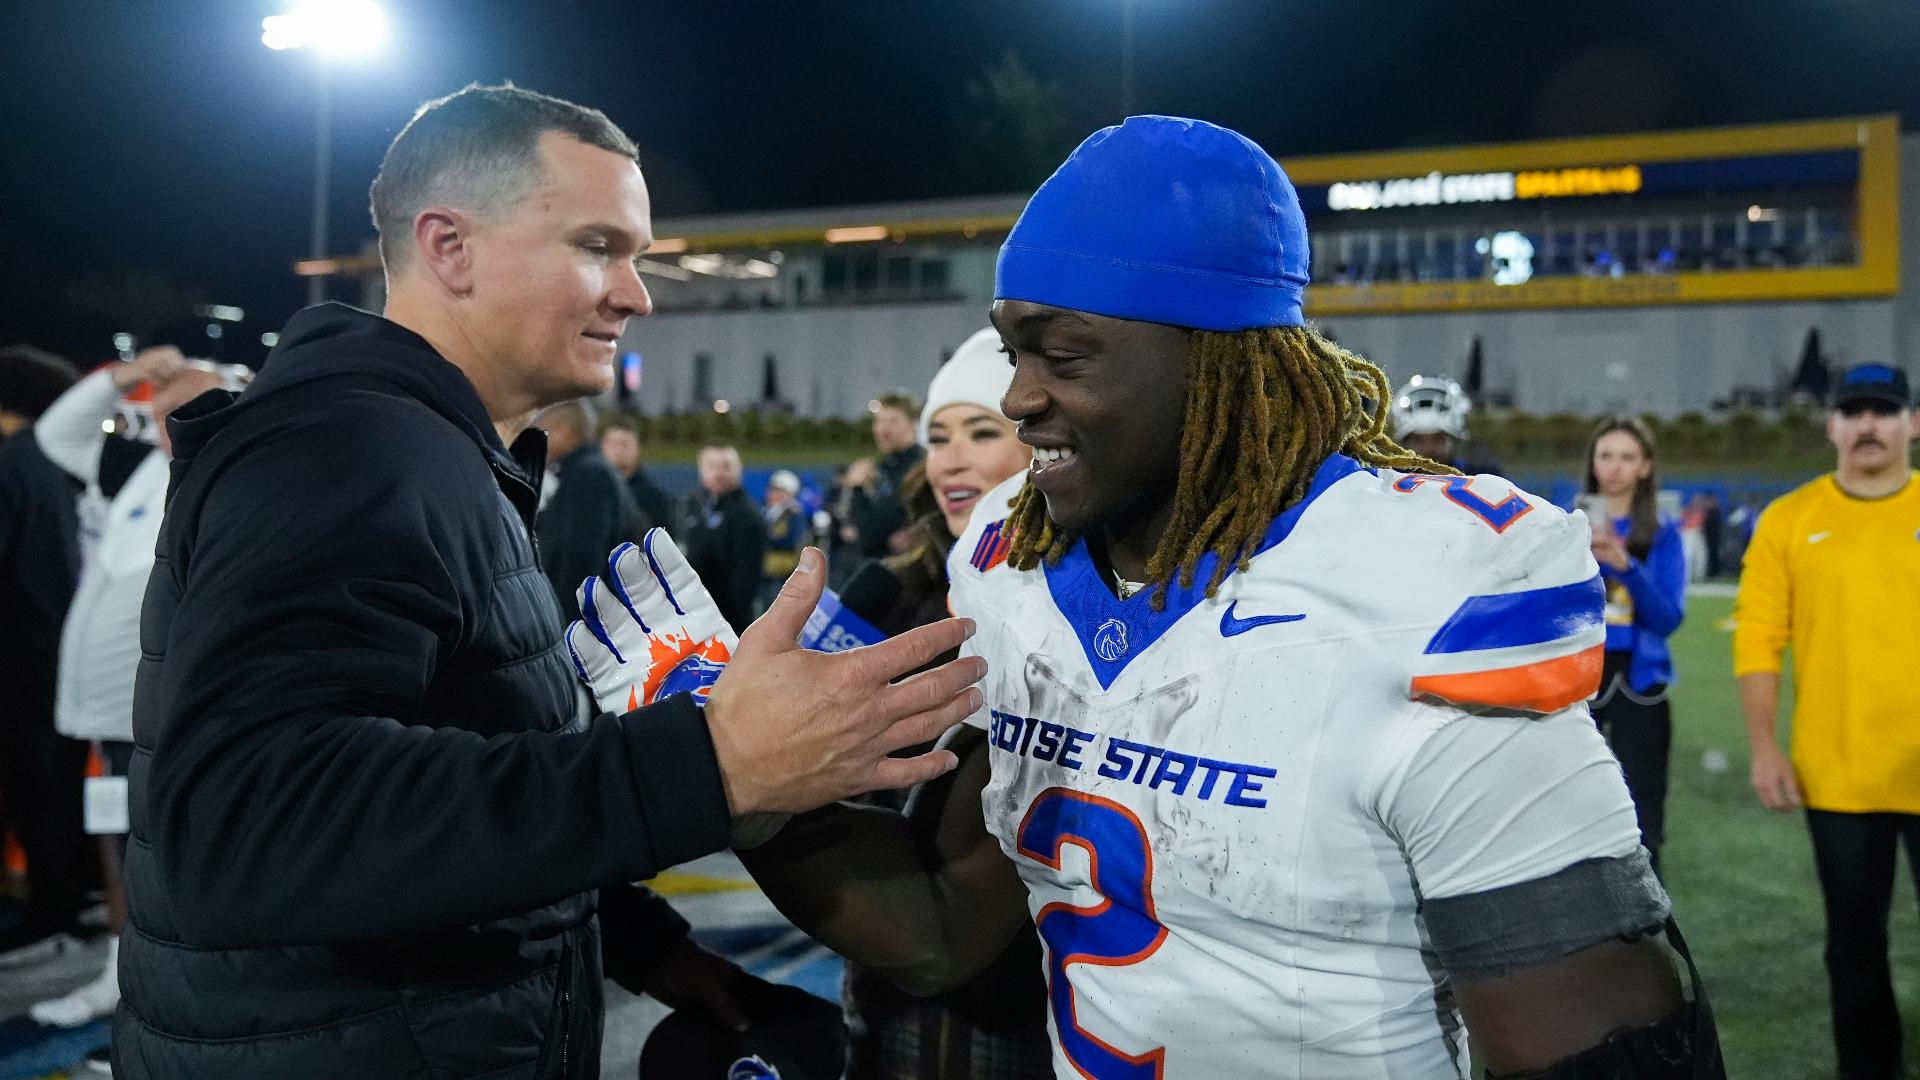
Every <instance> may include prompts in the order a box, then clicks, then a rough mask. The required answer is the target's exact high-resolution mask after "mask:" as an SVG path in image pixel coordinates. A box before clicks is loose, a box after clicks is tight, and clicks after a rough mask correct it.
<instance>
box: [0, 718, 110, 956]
mask: <svg viewBox="0 0 1920 1080" xmlns="http://www.w3.org/2000/svg"><path fill="white" fill-rule="evenodd" d="M49 689H50V688H49ZM40 699H41V695H39V694H34V693H26V694H22V695H20V696H18V697H14V698H13V699H12V700H10V701H0V788H5V789H6V793H7V813H8V815H9V816H10V818H11V819H12V824H13V829H14V831H15V832H16V833H17V834H18V836H19V838H20V846H21V848H23V849H24V850H25V851H26V853H27V888H28V890H29V892H30V895H29V897H28V901H27V918H28V921H29V922H30V923H31V924H32V926H33V927H35V928H37V929H39V930H45V931H48V932H52V931H55V930H67V929H71V928H72V926H73V922H74V919H75V918H76V917H77V916H78V914H79V911H80V907H81V902H82V901H83V900H84V899H85V896H86V890H87V887H88V884H89V883H90V882H91V881H92V880H93V867H94V864H95V862H96V859H95V855H94V852H95V850H96V845H95V844H94V843H93V841H92V840H90V839H88V837H87V836H86V834H85V832H84V831H83V830H82V828H81V813H80V805H81V798H80V796H81V793H80V787H81V780H82V778H83V777H84V776H85V775H86V771H87V744H86V743H83V742H80V741H78V740H76V739H69V738H66V737H65V736H63V735H61V734H60V733H59V732H57V731H55V730H53V701H52V695H51V694H50V693H49V694H47V695H45V700H40Z"/></svg>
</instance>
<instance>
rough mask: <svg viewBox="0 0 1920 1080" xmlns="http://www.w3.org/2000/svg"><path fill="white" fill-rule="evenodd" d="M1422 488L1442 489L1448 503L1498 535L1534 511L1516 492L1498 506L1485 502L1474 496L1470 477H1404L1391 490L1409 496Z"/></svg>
mask: <svg viewBox="0 0 1920 1080" xmlns="http://www.w3.org/2000/svg"><path fill="white" fill-rule="evenodd" d="M1422 484H1443V485H1445V486H1446V489H1447V500H1448V501H1449V502H1452V503H1453V504H1454V505H1455V506H1459V507H1461V508H1463V509H1465V510H1466V511H1467V512H1468V513H1470V514H1472V515H1473V516H1474V517H1477V518H1479V519H1480V520H1481V521H1484V522H1486V523H1487V527H1488V528H1489V529H1492V530H1493V531H1494V532H1497V533H1503V532H1506V531H1507V526H1509V525H1511V524H1513V523H1514V522H1516V521H1518V520H1520V519H1521V518H1522V517H1524V516H1526V513H1527V511H1529V510H1532V509H1533V504H1532V503H1530V502H1528V501H1527V500H1525V499H1523V498H1521V497H1520V495H1519V493H1518V492H1508V493H1507V497H1506V498H1504V499H1501V500H1500V501H1499V502H1497V503H1496V502H1488V501H1487V500H1485V499H1483V498H1481V497H1480V496H1479V495H1477V494H1475V493H1474V490H1473V477H1471V476H1403V477H1401V478H1400V479H1398V480H1395V481H1394V482H1393V490H1395V491H1398V492H1401V493H1403V494H1411V493H1412V492H1414V491H1417V490H1419V488H1420V485H1422Z"/></svg>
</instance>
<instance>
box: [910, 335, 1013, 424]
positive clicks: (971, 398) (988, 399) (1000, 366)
mask: <svg viewBox="0 0 1920 1080" xmlns="http://www.w3.org/2000/svg"><path fill="white" fill-rule="evenodd" d="M1012 383H1013V365H1012V364H1011V363H1008V361H1007V354H1005V353H1003V352H1001V351H1000V332H999V331H998V330H995V329H994V328H993V327H991V326H989V327H987V328H986V329H985V330H982V331H980V332H979V333H977V334H974V335H973V336H972V337H970V338H968V339H967V340H966V341H964V342H962V343H961V345H960V347H959V348H958V349H955V350H954V351H953V356H952V357H951V358H949V359H948V360H947V362H946V363H944V364H942V365H940V371H939V372H938V373H937V374H935V375H934V377H933V382H932V383H931V384H929V385H928V386H927V403H926V405H925V406H924V407H922V408H921V410H920V445H921V446H925V445H927V425H928V424H930V423H932V422H933V416H934V414H935V413H937V412H939V411H940V410H941V409H944V408H946V407H947V406H949V405H978V406H980V407H981V408H983V409H985V410H987V411H988V412H990V413H992V414H994V415H995V416H1000V415H1002V413H1001V412H1000V399H1001V398H1003V397H1005V396H1007V387H1008V386H1010V385H1012Z"/></svg>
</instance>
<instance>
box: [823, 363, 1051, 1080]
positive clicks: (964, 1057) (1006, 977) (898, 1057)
mask: <svg viewBox="0 0 1920 1080" xmlns="http://www.w3.org/2000/svg"><path fill="white" fill-rule="evenodd" d="M1012 380H1013V367H1012V365H1011V364H1009V363H1008V362H1007V357H1006V354H1005V353H1003V352H1001V347H1000V335H999V334H998V333H997V332H995V331H994V330H992V329H991V328H989V329H986V330H982V331H980V332H979V333H977V334H975V335H973V336H972V337H970V338H968V339H967V340H966V342H965V343H964V344H962V345H961V346H960V347H959V348H958V349H956V350H955V351H954V354H953V357H952V358H951V359H949V360H948V361H947V362H946V363H945V364H944V365H942V366H941V368H940V371H939V373H938V374H936V375H934V377H933V384H932V385H931V386H929V387H927V404H926V407H925V408H924V409H922V410H921V412H920V445H922V446H924V447H926V449H927V457H926V461H925V462H924V465H923V468H924V469H925V474H924V476H922V475H921V474H920V470H919V469H916V470H915V472H914V473H913V474H910V475H909V476H908V478H907V480H906V482H905V484H903V485H902V493H903V495H905V497H906V501H907V504H908V507H909V510H910V511H911V510H912V509H913V508H915V507H916V506H919V507H924V506H925V505H926V502H927V494H928V493H930V494H931V496H932V503H933V506H934V508H935V511H934V512H931V513H922V515H921V516H920V519H919V520H918V521H917V522H915V524H914V525H913V530H914V540H913V544H912V546H911V547H910V548H909V549H908V550H907V551H906V552H904V553H902V554H899V555H895V556H892V557H891V558H888V559H885V560H883V561H882V562H881V563H880V564H879V565H880V566H882V567H884V568H885V569H886V570H887V571H888V572H890V573H891V575H892V576H893V577H894V578H895V579H897V580H898V582H899V594H898V597H899V598H898V599H897V600H896V601H895V602H894V603H893V604H892V605H891V607H890V610H889V611H888V612H887V615H886V617H885V618H883V619H881V620H880V621H878V622H877V623H876V624H875V625H876V626H877V627H878V628H879V629H881V630H883V631H885V632H886V633H887V634H889V635H893V634H899V633H902V632H904V631H906V630H909V629H912V628H913V627H915V626H919V625H922V624H924V623H928V622H932V621H934V620H936V619H940V618H943V617H945V616H946V614H947V551H948V549H950V548H952V547H953V542H954V538H955V537H957V536H959V535H960V533H962V532H964V531H965V530H966V527H967V518H968V517H969V516H970V515H971V514H972V513H973V507H974V505H975V504H976V503H978V502H979V501H980V497H981V496H983V495H985V494H986V493H987V492H989V491H992V490H993V489H994V488H996V487H998V486H1000V483H1001V482H1002V481H1004V480H1006V479H1007V478H1009V477H1011V476H1013V475H1015V474H1016V473H1019V472H1022V471H1024V470H1025V469H1026V468H1027V466H1028V465H1029V464H1030V463H1031V462H1032V460H1033V450H1032V448H1031V447H1029V446H1027V445H1026V444H1025V443H1022V442H1021V441H1020V440H1019V439H1017V438H1015V437H1014V425H1013V421H1011V420H1009V419H1007V418H1006V417H1005V416H1004V415H1002V414H1001V412H1000V398H1001V397H1002V396H1004V395H1005V394H1006V392H1007V386H1008V384H1009V383H1010V382H1012ZM923 482H924V486H922V484H923ZM872 572H873V568H872V567H871V566H870V567H869V568H868V569H867V570H866V571H863V573H872ZM946 780H947V778H946V777H943V778H941V779H940V780H936V781H934V782H933V783H931V784H927V785H923V786H922V787H921V788H918V789H916V790H914V791H913V792H912V793H911V794H910V795H909V796H908V801H907V804H906V806H907V811H906V812H907V815H908V817H909V818H911V819H912V820H913V821H914V823H915V830H916V832H918V833H920V834H921V835H922V836H925V835H926V834H928V833H930V832H932V826H933V824H934V823H935V822H936V821H937V820H938V819H939V816H940V806H941V804H942V803H944V802H945V801H946V797H947V793H948V792H949V791H950V790H951V788H952V785H951V784H950V783H947V782H945V781H946ZM884 794H885V795H886V796H894V795H895V793H893V792H886V793H884ZM874 801H876V802H879V803H881V804H882V805H895V806H897V805H899V803H898V801H897V798H882V799H878V800H874ZM1040 970H1041V969H1040V944H1039V938H1038V937H1037V936H1036V935H1035V933H1034V931H1033V928H1032V927H1031V926H1028V927H1027V928H1026V929H1025V930H1023V931H1021V933H1020V935H1019V936H1018V937H1016V938H1015V939H1014V940H1013V943H1012V944H1011V945H1009V946H1008V947H1007V950H1006V952H1004V953H1003V954H1002V955H1001V956H1000V958H999V959H998V960H996V961H994V962H993V964H991V965H989V966H988V967H987V969H986V970H984V971H982V972H981V973H980V974H979V975H978V976H976V977H975V978H974V979H973V981H972V982H970V983H968V984H966V985H965V986H962V987H959V988H958V989H956V990H954V991H952V992H951V993H948V994H945V995H942V996H940V997H935V998H916V997H911V996H909V995H908V994H906V993H905V992H904V991H902V990H900V989H898V988H897V987H895V986H894V985H893V984H892V983H891V982H888V981H887V980H886V979H885V978H882V977H881V976H879V975H877V974H874V973H872V972H868V971H865V970H863V969H862V968H860V967H859V966H857V965H855V964H851V963H849V964H848V965H847V979H846V986H845V992H844V993H843V994H842V998H843V1000H844V1001H845V1002H846V1010H847V1027H848V1030H849V1033H850V1040H849V1044H848V1069H847V1078H848V1080H1052V1077H1053V1065H1052V1059H1051V1051H1050V1048H1049V1044H1048V1040H1047V998H1046V992H1047V988H1046V982H1045V980H1044V979H1042V978H1041V975H1040Z"/></svg>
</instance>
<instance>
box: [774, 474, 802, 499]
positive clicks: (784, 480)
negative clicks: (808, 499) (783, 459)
mask: <svg viewBox="0 0 1920 1080" xmlns="http://www.w3.org/2000/svg"><path fill="white" fill-rule="evenodd" d="M767 486H768V487H771V488H779V489H780V490H781V491H784V492H786V493H787V494H789V495H797V494H799V492H800V478H799V477H798V476H795V475H794V474H793V473H792V472H791V471H789V470H787V469H780V470H777V471H775V472H774V474H773V475H772V476H770V477H768V478H767Z"/></svg>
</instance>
